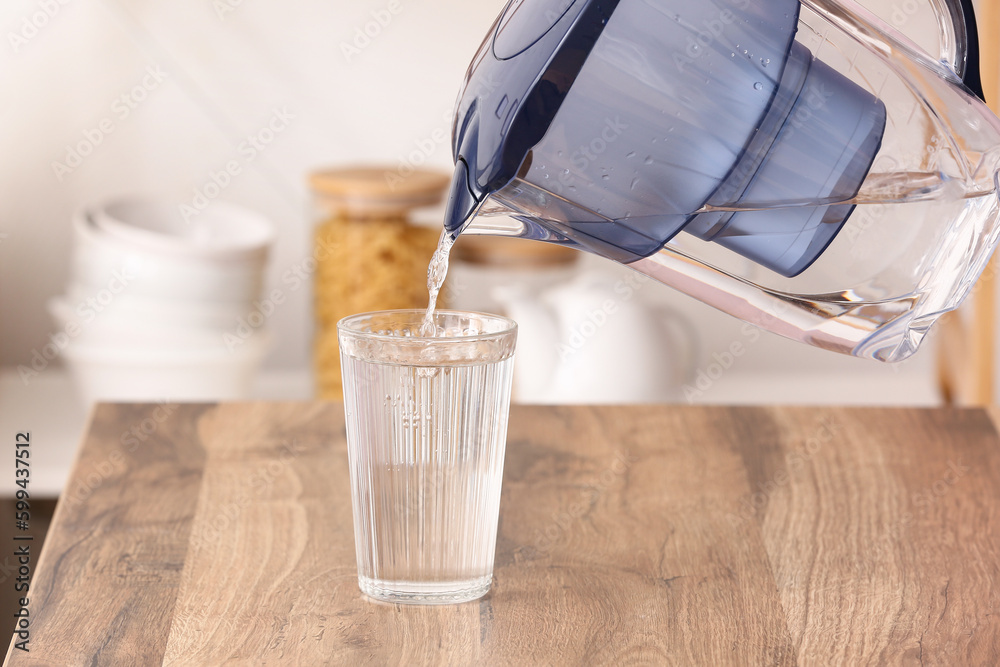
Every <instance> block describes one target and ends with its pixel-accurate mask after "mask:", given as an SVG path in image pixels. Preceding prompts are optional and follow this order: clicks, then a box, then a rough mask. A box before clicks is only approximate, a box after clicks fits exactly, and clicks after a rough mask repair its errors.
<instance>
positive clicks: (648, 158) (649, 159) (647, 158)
mask: <svg viewBox="0 0 1000 667" xmlns="http://www.w3.org/2000/svg"><path fill="white" fill-rule="evenodd" d="M643 162H645V163H646V164H653V156H652V155H647V156H646V159H645V160H643Z"/></svg>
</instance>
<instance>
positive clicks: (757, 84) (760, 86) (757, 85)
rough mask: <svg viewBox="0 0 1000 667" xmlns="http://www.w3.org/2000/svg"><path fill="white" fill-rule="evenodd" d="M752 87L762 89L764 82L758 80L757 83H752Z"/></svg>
mask: <svg viewBox="0 0 1000 667" xmlns="http://www.w3.org/2000/svg"><path fill="white" fill-rule="evenodd" d="M753 89H754V90H764V84H762V83H761V82H760V81H758V82H757V83H755V84H753Z"/></svg>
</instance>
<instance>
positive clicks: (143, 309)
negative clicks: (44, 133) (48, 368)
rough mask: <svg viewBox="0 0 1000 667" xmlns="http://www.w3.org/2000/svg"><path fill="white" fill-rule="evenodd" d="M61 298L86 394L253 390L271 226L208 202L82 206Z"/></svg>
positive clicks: (207, 394) (110, 396) (111, 396)
mask: <svg viewBox="0 0 1000 667" xmlns="http://www.w3.org/2000/svg"><path fill="white" fill-rule="evenodd" d="M73 233H74V244H75V245H74V251H73V262H72V267H71V274H70V279H69V284H68V285H67V289H66V294H65V296H64V297H61V298H58V299H54V300H52V301H51V302H50V304H49V305H50V311H51V312H52V315H53V316H54V317H55V319H56V321H57V324H58V326H60V327H62V330H63V331H65V332H66V333H67V334H68V336H67V339H68V342H67V344H66V347H65V349H64V350H63V356H64V358H65V360H66V361H67V362H68V365H69V367H70V369H71V371H72V374H73V376H74V378H75V380H76V382H77V384H78V387H79V389H80V393H81V395H82V397H83V398H84V400H85V401H86V402H87V403H90V402H93V401H97V400H118V401H122V400H125V401H149V400H178V401H180V400H184V401H208V400H227V399H240V398H246V397H248V396H249V394H250V392H251V389H252V386H253V380H254V376H255V374H256V372H257V369H258V367H259V366H260V362H261V360H262V359H263V357H264V354H265V352H266V351H267V347H268V335H267V324H266V321H263V318H262V317H260V316H258V317H256V318H254V317H250V318H249V319H250V320H251V321H253V322H254V323H255V325H256V326H249V325H248V324H247V320H248V316H250V315H251V313H253V312H254V311H255V308H257V307H258V305H259V301H258V300H259V299H260V293H261V287H262V285H263V281H264V269H265V267H266V264H267V255H268V252H269V249H270V246H271V244H272V242H273V237H274V231H273V229H272V227H271V225H270V223H268V221H267V220H265V219H263V218H262V217H260V216H258V215H256V214H254V213H252V212H250V211H247V210H245V209H242V208H239V207H237V206H233V205H228V204H223V203H214V204H213V205H212V206H210V207H209V208H207V209H205V210H204V211H202V212H201V213H199V214H198V215H195V216H192V217H191V218H190V219H189V220H186V219H185V218H184V216H183V215H182V214H181V213H180V210H179V208H178V206H177V205H176V204H170V203H164V202H155V201H148V200H123V201H116V202H113V203H110V204H108V205H106V206H102V207H95V208H93V209H87V210H83V211H80V212H79V213H78V214H77V215H76V216H75V218H74V220H73Z"/></svg>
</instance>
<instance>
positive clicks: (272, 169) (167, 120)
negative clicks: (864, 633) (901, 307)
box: [0, 0, 933, 402]
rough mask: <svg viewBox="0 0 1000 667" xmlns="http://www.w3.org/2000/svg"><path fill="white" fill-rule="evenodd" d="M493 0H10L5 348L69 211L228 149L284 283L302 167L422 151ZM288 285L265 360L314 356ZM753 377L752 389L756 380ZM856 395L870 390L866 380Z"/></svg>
mask: <svg viewBox="0 0 1000 667" xmlns="http://www.w3.org/2000/svg"><path fill="white" fill-rule="evenodd" d="M866 4H868V3H866ZM890 4H891V3H890ZM502 5H503V1H502V0H475V1H469V0H391V1H390V0H353V1H351V2H348V1H347V0H328V1H327V2H318V1H316V0H299V1H298V2H289V3H278V2H269V3H265V2H261V1H260V0H257V1H255V2H251V1H249V0H177V1H174V2H153V1H152V0H98V1H96V2H83V1H82V0H5V2H4V3H3V4H2V6H0V28H2V33H3V36H4V38H3V43H0V365H2V366H5V367H12V366H17V365H18V364H23V363H26V362H28V361H29V360H30V358H31V355H32V351H33V350H35V349H40V348H41V347H42V346H43V345H45V343H46V342H47V341H48V337H49V336H50V335H51V334H52V333H53V331H54V328H53V324H52V322H51V321H50V319H49V317H48V315H47V313H46V310H45V301H46V299H48V298H50V297H52V296H55V295H57V294H59V293H60V292H61V291H62V289H63V286H64V282H65V279H66V266H67V261H68V258H69V251H70V247H69V243H70V233H69V229H70V227H69V226H70V214H71V212H72V211H74V210H75V209H76V208H78V207H80V206H81V205H84V204H87V203H93V202H97V201H100V200H104V199H106V198H110V197H114V196H117V195H122V194H149V195H159V196H163V197H167V198H175V199H178V200H182V201H183V200H190V199H191V198H192V197H193V193H194V191H195V189H196V188H201V187H203V186H204V185H205V184H206V183H207V182H208V180H209V177H210V173H211V172H212V171H214V170H219V169H220V167H222V165H224V164H225V163H226V162H227V161H229V160H233V159H236V160H239V161H240V162H241V167H242V173H241V174H240V175H239V176H238V177H236V178H235V179H234V180H233V183H232V185H231V186H229V187H228V188H226V189H225V190H224V192H223V194H222V198H224V199H227V200H230V201H233V202H237V203H240V204H243V205H246V206H248V207H251V208H254V209H256V210H259V211H260V212H262V213H264V214H265V215H267V216H268V217H270V218H271V219H272V220H273V221H274V223H275V224H276V225H277V227H278V228H279V232H280V238H279V242H278V244H277V248H276V252H275V255H274V257H273V261H272V265H271V269H270V280H271V281H272V283H273V284H280V276H281V275H282V274H283V273H284V272H285V271H287V270H288V269H289V268H290V267H292V266H294V265H295V264H297V263H298V262H300V261H301V260H302V259H304V258H305V257H306V256H307V255H308V253H309V243H310V220H309V215H310V214H309V211H308V196H307V191H306V188H305V175H306V173H307V172H308V171H309V170H310V169H311V168H313V167H316V166H320V165H328V164H344V163H351V162H358V161H363V162H373V161H377V162H389V163H398V162H400V161H406V160H409V159H410V157H409V156H411V155H413V156H415V157H417V158H418V159H423V156H422V155H421V154H420V153H419V152H417V153H414V151H416V150H417V146H418V144H419V143H423V144H425V145H426V143H427V141H428V140H430V137H431V136H432V135H434V134H436V133H437V131H438V130H439V129H446V130H450V122H449V116H450V113H451V110H452V106H453V103H454V99H455V95H456V93H457V90H458V86H459V84H460V82H461V79H462V76H463V74H464V72H465V69H466V66H467V64H468V61H469V59H470V58H471V55H472V54H473V53H474V51H475V49H476V48H477V47H478V45H479V43H480V41H481V39H482V37H483V35H484V34H485V31H486V29H487V28H488V27H489V25H490V24H491V22H492V20H493V18H494V17H495V15H496V14H497V12H498V11H499V9H500V8H501V7H502ZM45 7H49V11H50V13H52V14H53V15H52V16H51V17H47V16H46V14H45V13H44V9H43V8H45ZM53 8H54V10H53ZM391 9H394V10H396V11H395V13H391V11H390V10H391ZM373 12H374V13H375V14H373ZM378 14H381V15H382V16H383V20H385V17H386V16H390V17H391V20H388V21H387V25H385V26H384V27H379V28H378V30H375V29H372V30H371V31H372V32H378V34H377V35H376V36H375V37H373V38H371V39H370V43H368V44H367V45H365V44H364V43H363V42H359V43H358V45H359V46H361V47H362V48H360V53H351V54H348V53H345V50H344V48H343V46H344V45H345V44H351V43H352V42H353V40H354V39H355V38H356V36H357V34H358V31H359V30H361V31H363V30H364V28H365V26H366V25H369V27H370V28H371V26H373V25H375V24H372V21H373V20H374V19H373V16H374V15H378ZM34 24H39V25H40V26H41V27H38V28H37V29H36V28H35V27H34ZM12 35H13V36H14V37H12ZM151 68H152V71H157V72H162V73H163V75H162V76H163V81H162V83H156V81H155V80H154V78H152V77H149V76H148V72H149V71H151ZM144 78H145V80H146V83H147V84H155V85H150V88H151V90H148V91H143V90H139V91H136V96H137V97H139V96H141V97H145V99H144V100H142V101H141V102H137V103H136V104H135V108H134V109H132V110H130V111H129V113H128V115H127V117H126V116H125V114H124V111H122V106H121V99H120V98H121V96H122V95H129V94H130V91H132V90H133V89H134V88H135V87H136V86H137V85H141V84H142V82H143V80H144ZM276 109H280V110H285V112H287V113H289V114H291V115H292V116H293V117H294V118H293V120H292V121H291V122H290V123H289V126H288V128H287V130H284V131H282V132H281V133H279V134H278V135H277V137H276V138H275V140H274V142H273V143H272V144H270V145H269V146H268V147H267V148H266V150H264V151H263V152H262V153H260V154H259V155H258V156H257V157H256V158H255V159H254V160H253V161H252V162H248V161H247V160H246V159H245V158H244V157H243V156H242V155H241V153H240V150H239V146H240V144H241V142H243V141H244V140H245V138H246V137H247V135H249V134H251V133H256V132H258V131H260V130H261V129H262V128H264V127H265V126H266V124H267V123H268V121H269V119H270V118H271V117H272V114H273V113H274V112H275V110H276ZM104 119H109V121H108V122H109V123H110V126H111V127H113V131H112V132H111V133H110V134H107V135H106V136H104V137H103V138H102V140H101V141H100V144H99V145H98V146H97V147H96V148H95V149H94V150H93V153H92V154H90V155H88V156H86V157H85V158H84V159H83V161H82V164H80V165H79V166H78V167H76V168H75V169H73V170H72V172H71V173H68V174H63V175H62V177H61V178H60V177H59V176H58V175H57V174H56V173H55V172H54V169H53V163H55V162H65V161H66V156H67V151H68V150H69V148H71V147H73V146H76V145H78V144H79V143H80V142H82V141H85V140H86V136H87V133H89V134H91V135H92V136H93V132H94V129H95V128H98V127H99V126H100V124H101V122H102V120H104ZM105 127H108V125H107V124H105ZM426 161H427V163H428V164H431V165H434V166H439V167H441V168H445V169H448V168H450V156H449V150H448V147H447V146H446V145H444V144H439V145H434V146H433V149H432V150H431V151H430V155H429V156H427V158H426ZM668 292H669V291H668V290H663V291H662V292H660V293H658V296H657V298H658V299H661V300H664V301H669V302H670V303H672V304H673V305H674V306H675V307H677V308H678V309H681V310H682V311H684V312H685V313H687V314H688V315H689V317H691V318H692V319H693V320H695V321H696V323H697V325H698V328H699V331H700V332H701V333H702V335H703V340H702V354H701V357H700V359H699V360H698V365H699V367H700V368H707V367H709V366H710V365H711V363H712V353H713V352H715V351H723V350H725V349H728V347H729V346H730V344H731V343H732V341H734V340H740V337H741V333H740V332H741V328H740V324H739V323H738V322H735V321H733V320H731V319H729V318H727V317H725V316H722V315H719V314H717V313H715V312H714V311H712V310H710V309H709V308H707V307H704V306H701V305H700V304H697V303H694V302H691V301H690V300H688V299H687V298H686V297H682V296H680V295H675V294H670V293H668ZM288 297H289V300H288V301H287V302H286V303H285V304H284V305H283V306H281V310H280V312H279V313H278V315H277V316H276V317H274V318H273V319H272V326H273V329H274V331H275V334H276V338H277V342H278V344H277V345H276V349H275V351H274V352H273V354H272V356H271V358H270V359H269V362H268V363H269V366H271V367H272V368H303V367H305V366H306V365H307V364H308V358H309V349H310V346H309V341H310V337H311V331H312V322H311V320H310V316H309V299H310V295H309V294H308V293H307V290H306V289H302V290H299V291H297V292H293V293H290V294H288ZM932 367H933V358H932V353H930V352H924V353H923V354H922V355H919V357H918V359H917V360H915V361H914V362H911V363H909V364H907V365H905V366H902V367H897V368H888V367H883V366H880V365H878V364H875V363H873V362H865V361H860V360H856V359H848V358H843V357H839V356H837V355H833V354H830V353H826V352H822V351H818V350H814V349H811V348H807V347H805V346H802V345H799V344H795V343H790V342H788V341H784V340H782V339H778V338H777V337H771V336H770V335H768V336H765V337H763V338H762V339H761V342H760V343H755V344H754V345H753V346H752V349H751V350H750V351H749V352H748V354H747V355H746V357H745V358H743V359H741V360H740V369H739V370H741V371H745V372H746V373H747V374H750V375H751V376H752V375H753V374H754V373H761V374H763V373H772V374H773V373H779V374H781V373H784V374H786V375H787V376H788V377H795V378H796V379H795V381H794V382H793V383H792V384H790V385H788V386H787V393H788V395H789V396H791V397H793V398H795V397H798V398H801V397H802V396H805V395H808V394H809V392H814V395H817V396H821V395H823V394H822V391H823V389H824V386H825V384H826V383H827V380H826V378H827V377H828V376H829V374H831V373H837V372H843V373H847V374H850V373H860V372H864V373H867V374H869V375H870V376H873V377H874V376H877V377H879V378H882V379H883V380H885V381H886V383H887V384H886V383H883V384H881V385H879V387H884V386H893V383H895V384H896V386H899V387H900V388H901V389H905V387H906V386H907V385H910V384H912V382H913V378H919V379H920V380H921V381H927V380H928V378H930V377H931V376H932V375H933V369H932ZM749 386H750V387H751V389H750V390H749V391H748V393H747V395H746V396H745V398H747V399H753V398H754V394H753V389H752V384H751V385H749ZM879 391H883V390H882V389H879ZM772 395H773V394H772ZM848 395H850V394H848ZM724 396H726V397H727V399H726V400H728V397H730V396H731V394H725V395H724ZM857 396H858V397H859V401H864V400H867V398H868V397H865V395H864V392H863V387H860V388H859V393H858V394H857ZM709 399H711V397H709ZM720 400H722V399H720ZM876 402H877V401H876Z"/></svg>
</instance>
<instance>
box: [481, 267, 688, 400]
mask: <svg viewBox="0 0 1000 667" xmlns="http://www.w3.org/2000/svg"><path fill="white" fill-rule="evenodd" d="M647 282H651V279H650V278H648V277H646V276H644V275H642V274H630V275H629V276H627V277H624V278H622V279H621V280H619V281H617V282H613V281H609V280H608V279H607V277H606V276H605V275H602V274H601V273H583V274H581V275H579V276H577V277H576V278H574V279H572V280H570V281H568V282H565V283H562V284H559V285H556V286H554V287H551V288H549V289H547V290H545V291H543V292H542V293H537V292H533V291H531V290H530V289H529V288H527V287H525V286H513V287H507V286H504V287H497V288H495V289H494V291H493V296H494V298H495V299H496V300H497V301H499V302H500V303H501V304H502V305H503V306H504V307H505V309H506V311H507V314H508V315H509V316H510V317H511V318H513V319H514V320H516V321H517V323H518V328H519V331H518V349H517V357H516V361H515V370H514V398H515V400H516V401H518V402H521V403H563V404H571V403H577V404H579V403H590V404H599V403H656V402H668V401H675V400H678V399H679V397H680V395H681V391H680V388H681V386H682V385H683V384H684V382H685V381H686V380H687V379H688V378H690V376H691V375H692V373H693V369H694V360H695V358H696V356H697V355H696V338H695V333H694V330H693V328H692V327H691V325H690V324H689V323H688V322H687V321H686V320H684V319H682V318H681V317H680V316H678V315H677V314H676V313H674V312H673V311H671V310H669V309H667V308H664V307H662V306H656V305H653V304H650V303H648V302H646V301H645V300H644V299H643V298H642V296H641V291H642V289H643V286H644V285H645V284H646V283H647Z"/></svg>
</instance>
